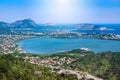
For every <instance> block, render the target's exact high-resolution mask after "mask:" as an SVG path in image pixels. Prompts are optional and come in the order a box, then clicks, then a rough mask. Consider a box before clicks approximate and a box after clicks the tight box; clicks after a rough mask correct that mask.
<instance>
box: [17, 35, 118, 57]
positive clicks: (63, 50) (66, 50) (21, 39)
mask: <svg viewBox="0 0 120 80" xmlns="http://www.w3.org/2000/svg"><path fill="white" fill-rule="evenodd" d="M34 38H51V37H31V38H26V39H34ZM52 38H53V37H52ZM26 39H21V40H26ZM53 39H54V38H53ZM55 39H56V38H55ZM57 39H60V38H57ZM69 39H70V38H69ZM73 39H80V38H73ZM81 39H82V38H81ZM85 39H98V38H85ZM21 40H18V41H16V43H15V44H16V45H17V46H19V47H20V48H21V49H22V50H23V51H24V52H25V53H29V54H40V55H41V54H56V53H60V52H68V51H72V50H74V49H70V50H60V51H55V52H48V53H40V52H28V51H26V50H24V49H23V48H22V46H20V45H18V44H17V42H19V41H21ZM98 40H103V39H98ZM113 41H115V40H113ZM80 48H81V49H86V50H89V51H92V50H91V49H89V48H87V47H80ZM80 48H75V49H80ZM108 51H110V50H107V51H100V52H108ZM92 52H95V53H100V52H98V51H97V52H96V51H92ZM112 52H119V51H112Z"/></svg>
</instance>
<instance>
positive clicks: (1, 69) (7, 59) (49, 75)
mask: <svg viewBox="0 0 120 80" xmlns="http://www.w3.org/2000/svg"><path fill="white" fill-rule="evenodd" d="M15 56H17V57H15ZM25 56H29V57H36V56H37V57H40V58H41V59H44V58H53V57H59V58H58V59H60V58H62V57H67V58H71V59H74V61H73V62H72V63H70V64H66V63H65V64H63V65H62V67H63V68H64V69H72V70H78V71H83V72H88V73H90V74H92V75H94V76H97V77H100V78H103V79H104V80H120V52H102V53H97V54H95V53H94V52H91V51H84V50H80V49H76V50H72V51H67V52H60V53H57V54H51V55H38V54H17V53H14V54H8V55H2V54H1V55H0V80H77V76H76V75H72V74H69V75H68V74H57V73H56V72H51V70H50V68H47V67H45V66H38V65H33V64H30V63H29V62H24V61H23V59H22V58H24V57H25ZM81 80H84V79H81ZM91 80H92V79H91Z"/></svg>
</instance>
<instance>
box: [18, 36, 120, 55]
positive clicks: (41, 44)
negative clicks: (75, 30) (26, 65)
mask: <svg viewBox="0 0 120 80" xmlns="http://www.w3.org/2000/svg"><path fill="white" fill-rule="evenodd" d="M17 44H18V45H19V46H21V47H22V49H23V50H25V51H27V52H28V53H38V54H46V53H56V52H59V51H67V50H72V49H79V48H89V49H90V50H91V51H94V52H102V51H114V52H117V51H119V52H120V41H113V40H100V39H94V38H74V39H72V38H71V39H56V38H32V39H25V40H21V41H19V42H18V43H17Z"/></svg>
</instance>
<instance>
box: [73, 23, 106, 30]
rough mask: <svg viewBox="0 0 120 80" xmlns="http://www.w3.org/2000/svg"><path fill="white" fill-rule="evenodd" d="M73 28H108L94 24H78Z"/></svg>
mask: <svg viewBox="0 0 120 80" xmlns="http://www.w3.org/2000/svg"><path fill="white" fill-rule="evenodd" d="M72 28H73V29H78V30H108V28H106V27H104V26H100V25H94V24H76V25H74V26H73V27H72Z"/></svg>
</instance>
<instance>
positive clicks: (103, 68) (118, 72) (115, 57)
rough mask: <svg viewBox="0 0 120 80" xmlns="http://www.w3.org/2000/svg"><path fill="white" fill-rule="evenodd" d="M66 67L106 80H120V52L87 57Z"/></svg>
mask: <svg viewBox="0 0 120 80" xmlns="http://www.w3.org/2000/svg"><path fill="white" fill-rule="evenodd" d="M65 67H66V68H72V69H77V70H80V71H86V72H89V73H90V74H93V75H95V76H97V77H101V78H103V79H105V80H120V52H102V53H98V54H89V55H85V56H83V57H79V58H77V60H75V61H74V62H72V63H71V64H69V65H66V64H65Z"/></svg>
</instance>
